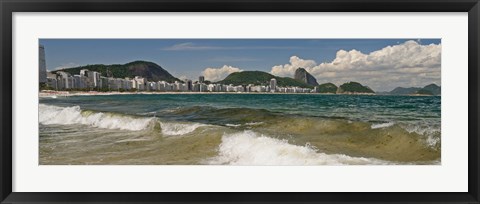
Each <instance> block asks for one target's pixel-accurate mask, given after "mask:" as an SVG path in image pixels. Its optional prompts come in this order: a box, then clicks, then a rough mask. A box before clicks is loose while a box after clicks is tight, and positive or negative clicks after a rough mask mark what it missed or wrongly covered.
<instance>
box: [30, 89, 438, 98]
mask: <svg viewBox="0 0 480 204" xmlns="http://www.w3.org/2000/svg"><path fill="white" fill-rule="evenodd" d="M164 94H186V95H190V94H288V95H307V94H314V95H355V96H359V95H361V96H383V95H378V94H371V93H343V94H333V93H280V92H274V93H272V92H148V91H139V92H118V91H111V92H97V91H50V90H47V91H46V90H42V91H40V92H39V93H38V97H40V98H51V97H69V96H110V95H164ZM385 96H389V95H385ZM390 96H394V95H390ZM398 96H432V95H418V94H417V95H398Z"/></svg>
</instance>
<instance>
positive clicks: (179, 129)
mask: <svg viewBox="0 0 480 204" xmlns="http://www.w3.org/2000/svg"><path fill="white" fill-rule="evenodd" d="M160 125H161V127H162V134H163V135H165V136H177V135H185V134H188V133H191V132H193V131H195V130H196V129H197V128H199V127H203V126H207V125H205V124H200V123H171V122H161V123H160Z"/></svg>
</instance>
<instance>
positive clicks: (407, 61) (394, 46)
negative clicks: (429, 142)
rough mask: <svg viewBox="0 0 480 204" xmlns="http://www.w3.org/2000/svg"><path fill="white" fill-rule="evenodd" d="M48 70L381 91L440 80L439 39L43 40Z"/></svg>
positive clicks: (419, 85)
mask: <svg viewBox="0 0 480 204" xmlns="http://www.w3.org/2000/svg"><path fill="white" fill-rule="evenodd" d="M39 43H40V44H42V45H44V46H45V58H46V63H47V69H48V70H56V69H62V68H69V67H76V66H81V65H88V64H125V63H128V62H131V61H135V60H145V61H151V62H155V63H157V64H158V65H160V66H161V67H162V68H164V69H166V70H167V71H168V72H170V73H171V74H172V75H174V76H175V77H177V78H181V79H186V78H188V79H194V80H195V79H198V76H201V75H203V76H205V79H206V80H211V81H219V80H222V79H223V78H225V77H226V76H227V75H228V74H230V73H233V72H239V71H253V70H258V71H265V72H269V73H271V74H274V75H277V76H282V77H293V74H294V73H295V70H296V69H297V68H299V67H302V68H305V69H306V70H307V71H308V72H310V73H311V74H312V75H313V76H314V77H315V78H316V79H317V81H318V82H319V83H327V82H332V83H334V84H336V85H341V84H343V83H345V82H349V81H357V82H360V83H361V84H363V85H367V86H369V87H370V88H372V89H373V90H375V91H390V90H392V89H393V88H395V87H398V86H401V87H423V86H425V85H428V84H431V83H435V84H437V85H441V84H440V82H441V80H440V73H441V72H440V71H441V40H440V39H40V40H39Z"/></svg>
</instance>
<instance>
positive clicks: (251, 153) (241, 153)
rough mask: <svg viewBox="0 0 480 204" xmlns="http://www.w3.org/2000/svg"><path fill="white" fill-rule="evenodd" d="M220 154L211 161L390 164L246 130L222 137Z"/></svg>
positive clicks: (290, 163) (226, 162) (236, 163)
mask: <svg viewBox="0 0 480 204" xmlns="http://www.w3.org/2000/svg"><path fill="white" fill-rule="evenodd" d="M218 151H219V155H218V156H216V157H214V158H211V159H209V160H208V161H207V162H206V163H208V164H229V165H346V164H349V165H366V164H376V165H382V164H390V163H388V162H387V161H383V160H378V159H373V158H363V157H351V156H347V155H343V154H325V153H319V152H318V151H317V149H316V148H315V147H313V146H311V145H308V144H307V145H305V146H297V145H293V144H289V143H288V141H287V140H280V139H275V138H271V137H267V136H265V135H261V134H258V133H256V132H253V131H250V130H247V131H244V132H240V133H235V134H226V135H224V136H223V137H222V143H221V144H220V147H219V150H218Z"/></svg>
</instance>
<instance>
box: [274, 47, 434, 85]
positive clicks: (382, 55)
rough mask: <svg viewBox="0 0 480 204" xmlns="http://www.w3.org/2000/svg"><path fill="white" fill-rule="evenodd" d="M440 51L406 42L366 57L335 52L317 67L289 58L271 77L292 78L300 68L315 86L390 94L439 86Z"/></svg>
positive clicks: (364, 55) (343, 51) (275, 69)
mask: <svg viewBox="0 0 480 204" xmlns="http://www.w3.org/2000/svg"><path fill="white" fill-rule="evenodd" d="M441 50H442V46H441V44H438V45H437V44H430V45H421V44H419V42H417V41H406V42H404V43H402V44H398V45H393V46H387V47H384V48H382V49H380V50H377V51H374V52H371V53H369V54H364V53H362V52H360V51H358V50H350V51H345V50H339V51H338V52H337V54H336V57H335V59H334V60H332V61H331V62H325V63H321V64H317V63H316V62H315V61H313V60H305V59H301V58H299V57H297V56H292V57H290V63H289V64H285V65H277V66H273V67H272V71H271V73H272V74H274V75H279V76H289V77H292V76H293V75H294V73H295V70H296V69H297V68H299V67H303V68H305V69H306V70H307V71H308V72H310V73H311V74H312V75H313V76H315V78H317V81H318V82H319V83H326V82H333V83H335V84H337V85H339V84H342V83H345V82H347V81H358V82H360V83H362V84H364V85H367V86H370V87H371V88H373V89H374V90H376V91H390V90H391V89H393V88H395V87H397V86H403V87H410V86H425V85H427V84H430V83H436V84H437V85H440V82H441V81H440V67H441Z"/></svg>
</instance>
